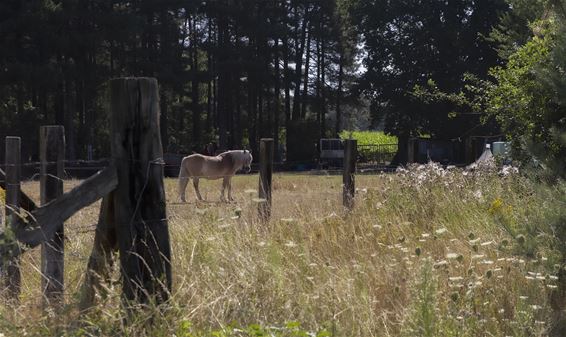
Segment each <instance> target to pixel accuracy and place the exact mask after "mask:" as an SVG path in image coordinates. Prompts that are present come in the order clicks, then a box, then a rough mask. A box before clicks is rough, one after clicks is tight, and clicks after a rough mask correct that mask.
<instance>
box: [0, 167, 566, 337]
mask: <svg viewBox="0 0 566 337" xmlns="http://www.w3.org/2000/svg"><path fill="white" fill-rule="evenodd" d="M77 183H78V182H77V181H70V182H66V183H65V185H66V188H70V187H72V186H74V185H76V184H77ZM165 183H166V193H167V199H168V217H169V229H170V236H171V248H172V266H173V273H174V280H173V282H174V284H173V293H172V296H171V299H170V301H169V302H168V303H166V305H164V306H162V307H160V308H153V309H148V310H145V311H143V312H140V313H139V315H138V316H135V317H129V318H128V319H127V320H126V313H125V310H124V308H123V306H122V305H121V300H120V293H121V290H120V281H119V270H118V268H119V263H116V267H115V269H116V270H115V271H114V281H113V282H112V284H110V285H108V289H107V294H106V295H105V296H99V297H98V298H97V303H98V304H97V306H96V307H94V308H92V309H91V310H90V311H88V312H80V311H79V310H78V302H79V299H80V296H81V291H80V287H81V284H82V282H83V280H84V275H85V268H86V263H87V259H88V256H89V254H90V250H91V248H92V243H93V236H94V233H93V230H94V225H95V223H96V221H97V216H98V209H99V206H100V205H99V204H95V205H93V206H91V207H88V208H86V209H83V210H82V211H80V212H78V213H77V214H76V215H75V216H73V217H72V218H71V219H70V220H69V221H68V222H67V223H66V225H65V233H66V241H65V245H66V252H65V288H66V294H65V303H66V304H65V306H64V307H63V308H62V309H61V310H60V311H48V312H44V311H43V310H42V308H41V288H40V283H41V279H40V277H41V276H40V272H39V270H40V252H39V250H33V251H31V252H27V253H26V254H25V256H24V258H23V261H22V273H23V276H22V279H23V280H22V282H23V285H22V296H21V302H20V304H19V305H15V306H14V305H8V304H6V303H5V302H4V303H3V304H2V305H1V306H0V336H157V337H159V336H168V337H171V336H177V337H189V336H191V337H194V336H217V337H218V336H319V337H322V336H346V337H349V336H360V337H367V336H384V337H385V336H430V337H436V336H470V337H476V336H502V337H503V336H544V335H545V329H546V328H547V327H548V325H549V324H550V320H551V309H550V303H549V299H550V298H552V294H553V292H554V291H556V287H557V269H556V265H557V264H558V263H559V261H558V259H559V256H558V254H557V252H556V250H555V249H554V247H555V246H556V242H554V239H553V236H552V235H551V234H552V233H553V227H552V225H553V221H555V219H557V218H559V217H560V216H561V215H563V212H564V211H563V209H564V208H565V207H564V206H565V205H564V200H566V199H565V198H564V196H565V192H566V187H565V186H564V185H561V184H559V185H556V186H552V187H550V186H545V185H542V184H538V183H535V182H533V181H532V180H529V179H527V178H524V177H522V176H521V175H519V174H510V175H506V176H502V175H498V174H497V173H478V172H476V173H472V172H464V171H461V170H444V169H442V168H440V167H437V166H434V165H428V166H421V167H414V168H412V169H411V170H409V171H402V172H398V173H395V174H382V175H372V176H365V175H358V176H357V177H356V187H357V193H356V200H355V203H356V205H355V208H354V210H353V211H352V212H351V213H348V212H346V211H345V210H344V209H343V208H342V201H341V191H342V185H341V183H342V182H341V177H339V176H309V175H295V174H276V175H274V177H273V188H274V190H273V212H272V213H273V214H272V219H271V221H270V222H269V223H262V222H260V221H258V218H257V208H258V202H260V201H261V200H258V199H257V191H256V190H257V185H258V177H257V175H243V176H237V177H235V178H234V180H233V185H234V186H233V187H234V192H235V193H234V194H235V199H236V202H234V203H220V202H218V199H219V192H220V191H219V188H220V185H221V182H219V181H204V182H202V183H201V193H203V196H205V197H206V199H207V201H206V202H196V201H195V197H194V191H193V190H192V189H189V190H188V192H189V193H188V196H189V198H190V202H189V203H178V202H177V192H176V180H174V179H166V181H165ZM23 189H24V191H25V192H26V193H28V194H30V195H31V196H33V197H34V198H35V199H38V184H37V183H35V182H30V183H25V184H24V186H23ZM126 322H127V324H126Z"/></svg>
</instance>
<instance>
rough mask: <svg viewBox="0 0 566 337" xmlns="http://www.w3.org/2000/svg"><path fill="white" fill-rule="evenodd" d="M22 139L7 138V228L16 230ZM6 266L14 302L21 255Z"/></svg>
mask: <svg viewBox="0 0 566 337" xmlns="http://www.w3.org/2000/svg"><path fill="white" fill-rule="evenodd" d="M21 164H22V162H21V139H20V137H6V227H8V226H9V227H10V229H11V230H13V231H14V233H15V230H16V227H17V222H18V221H19V217H18V213H19V211H20V180H21ZM15 256H16V257H15V258H14V259H13V260H11V261H8V264H7V266H6V288H7V290H8V296H9V298H10V299H12V300H16V301H17V300H18V296H19V295H20V285H21V274H20V258H19V254H16V255H15Z"/></svg>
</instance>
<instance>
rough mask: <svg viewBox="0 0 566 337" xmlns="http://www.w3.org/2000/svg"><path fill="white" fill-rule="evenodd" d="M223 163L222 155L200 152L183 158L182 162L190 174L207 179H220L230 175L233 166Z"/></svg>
mask: <svg viewBox="0 0 566 337" xmlns="http://www.w3.org/2000/svg"><path fill="white" fill-rule="evenodd" d="M223 164H224V163H223V160H222V158H220V157H217V156H216V157H210V156H205V155H202V154H198V153H196V154H192V155H190V156H187V157H185V158H183V163H182V165H184V167H185V169H186V170H187V171H188V173H189V176H191V177H199V178H206V179H219V178H222V177H223V176H226V175H228V174H229V172H230V169H231V168H227V167H225V165H223Z"/></svg>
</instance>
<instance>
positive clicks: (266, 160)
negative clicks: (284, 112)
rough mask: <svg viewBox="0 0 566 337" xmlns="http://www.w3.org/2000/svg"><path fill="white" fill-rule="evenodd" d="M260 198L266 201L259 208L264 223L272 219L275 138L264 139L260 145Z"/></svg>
mask: <svg viewBox="0 0 566 337" xmlns="http://www.w3.org/2000/svg"><path fill="white" fill-rule="evenodd" d="M259 165H260V168H259V188H258V190H259V198H260V199H265V202H261V203H260V204H259V206H258V210H259V216H260V218H261V219H262V220H263V221H268V220H269V218H270V217H271V177H272V175H273V138H262V139H261V141H260V144H259Z"/></svg>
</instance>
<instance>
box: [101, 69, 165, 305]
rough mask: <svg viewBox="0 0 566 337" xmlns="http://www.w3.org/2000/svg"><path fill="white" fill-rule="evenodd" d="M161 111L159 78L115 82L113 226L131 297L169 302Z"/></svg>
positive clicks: (112, 110)
mask: <svg viewBox="0 0 566 337" xmlns="http://www.w3.org/2000/svg"><path fill="white" fill-rule="evenodd" d="M159 114H160V111H159V94H158V85H157V80H156V79H154V78H119V79H114V80H111V81H110V118H111V125H112V131H111V145H112V162H113V163H114V165H115V167H116V171H117V175H118V186H117V188H116V189H115V190H114V192H113V193H112V196H113V203H114V225H115V229H116V239H117V241H118V247H119V251H120V263H121V266H122V268H121V270H122V280H123V286H122V289H123V294H124V295H123V298H124V300H125V301H126V302H129V301H137V302H139V303H148V302H150V301H155V302H154V303H160V302H165V301H166V300H167V299H168V298H169V295H170V291H171V282H172V281H171V247H170V244H169V229H168V221H167V213H166V201H165V189H164V187H163V169H164V161H163V149H162V144H161V135H160V127H159Z"/></svg>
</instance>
